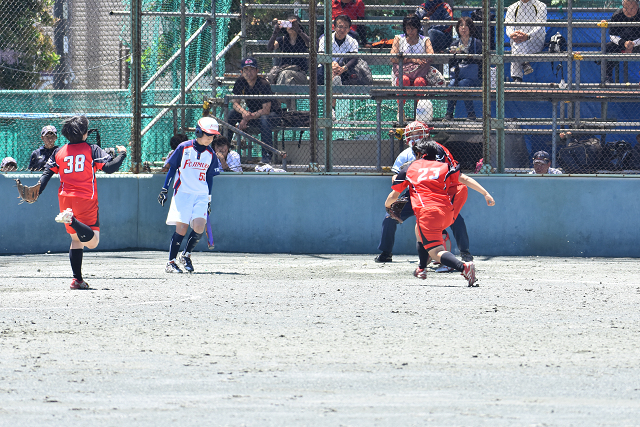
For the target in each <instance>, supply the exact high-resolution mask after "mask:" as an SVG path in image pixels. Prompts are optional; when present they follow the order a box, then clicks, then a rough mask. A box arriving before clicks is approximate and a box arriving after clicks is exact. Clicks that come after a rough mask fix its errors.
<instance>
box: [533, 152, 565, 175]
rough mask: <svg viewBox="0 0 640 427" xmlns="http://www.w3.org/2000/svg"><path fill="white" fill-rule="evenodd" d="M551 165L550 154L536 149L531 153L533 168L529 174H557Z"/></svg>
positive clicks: (558, 172) (557, 171) (556, 170)
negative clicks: (535, 151)
mask: <svg viewBox="0 0 640 427" xmlns="http://www.w3.org/2000/svg"><path fill="white" fill-rule="evenodd" d="M549 166H551V156H549V153H547V152H546V151H538V152H537V153H536V154H534V155H533V170H532V171H531V172H529V174H548V175H549V174H550V175H559V174H561V173H562V172H560V171H559V170H558V169H554V168H551V167H549Z"/></svg>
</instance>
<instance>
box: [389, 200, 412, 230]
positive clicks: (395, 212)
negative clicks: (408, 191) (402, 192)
mask: <svg viewBox="0 0 640 427" xmlns="http://www.w3.org/2000/svg"><path fill="white" fill-rule="evenodd" d="M408 202H409V198H408V197H399V198H398V200H396V201H395V202H393V203H392V204H391V206H390V207H388V208H387V213H388V214H389V216H390V217H391V218H393V219H395V220H396V222H397V223H398V224H402V218H400V213H401V212H402V209H403V208H404V205H406V204H407V203H408Z"/></svg>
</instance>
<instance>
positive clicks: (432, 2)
mask: <svg viewBox="0 0 640 427" xmlns="http://www.w3.org/2000/svg"><path fill="white" fill-rule="evenodd" d="M416 16H417V17H418V18H420V19H422V20H427V21H428V20H430V19H433V20H436V21H453V9H452V8H451V6H450V5H449V3H445V2H443V1H438V0H428V1H426V2H424V3H422V4H421V5H420V6H419V7H418V10H416ZM452 33H453V25H434V26H433V27H431V28H429V31H428V36H429V39H431V45H432V46H433V50H434V51H435V52H436V53H442V52H444V51H445V50H447V49H448V48H449V46H450V45H451V42H452V41H453V34H452Z"/></svg>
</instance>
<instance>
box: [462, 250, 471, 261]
mask: <svg viewBox="0 0 640 427" xmlns="http://www.w3.org/2000/svg"><path fill="white" fill-rule="evenodd" d="M460 258H462V262H469V261H473V255H471V254H470V253H469V252H460Z"/></svg>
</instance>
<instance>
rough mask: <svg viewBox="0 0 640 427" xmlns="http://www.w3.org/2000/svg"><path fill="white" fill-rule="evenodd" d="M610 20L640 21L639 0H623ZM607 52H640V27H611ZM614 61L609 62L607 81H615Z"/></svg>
mask: <svg viewBox="0 0 640 427" xmlns="http://www.w3.org/2000/svg"><path fill="white" fill-rule="evenodd" d="M610 22H640V12H638V0H622V8H621V9H618V10H616V11H615V12H614V13H613V15H612V16H611V21H610ZM609 40H610V42H609V43H607V46H606V50H607V53H640V27H631V26H630V27H609ZM614 66H615V61H614V62H607V78H606V82H607V83H613V68H614Z"/></svg>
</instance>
